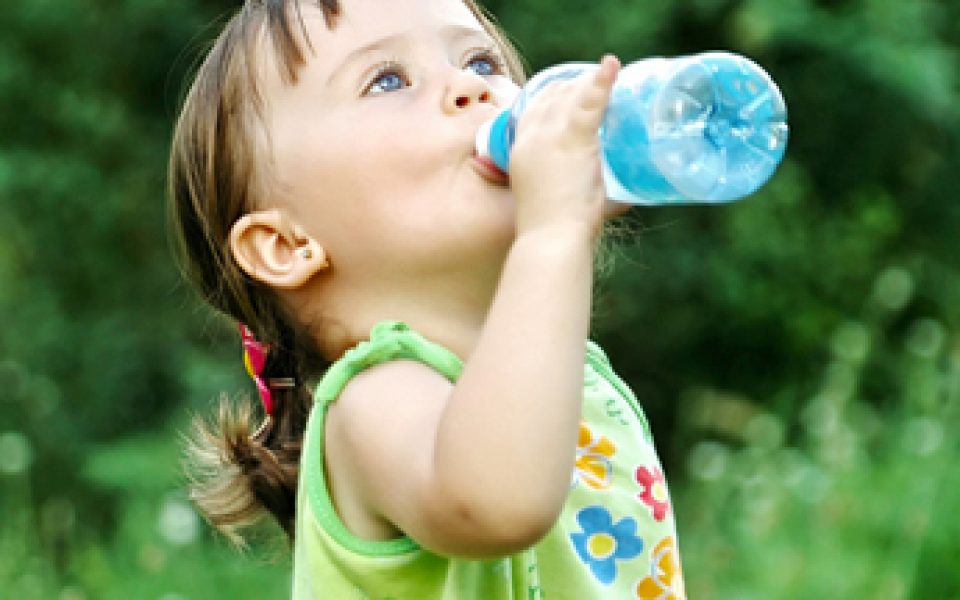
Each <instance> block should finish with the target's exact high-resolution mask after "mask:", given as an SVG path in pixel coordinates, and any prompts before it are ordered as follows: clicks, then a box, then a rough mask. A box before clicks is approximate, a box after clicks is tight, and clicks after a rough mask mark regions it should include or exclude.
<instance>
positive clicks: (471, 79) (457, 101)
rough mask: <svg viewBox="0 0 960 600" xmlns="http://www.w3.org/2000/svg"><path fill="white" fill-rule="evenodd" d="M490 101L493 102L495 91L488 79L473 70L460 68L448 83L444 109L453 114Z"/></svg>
mask: <svg viewBox="0 0 960 600" xmlns="http://www.w3.org/2000/svg"><path fill="white" fill-rule="evenodd" d="M488 102H493V91H492V90H491V89H490V86H489V84H487V82H486V80H485V79H484V78H483V77H480V76H479V75H477V74H476V73H474V72H472V71H463V70H458V71H456V73H455V74H454V75H452V76H451V78H450V80H449V82H448V83H447V88H446V90H445V92H444V96H443V109H444V111H446V112H447V113H451V114H452V113H456V112H459V111H461V110H464V109H466V108H470V107H471V106H473V105H474V104H482V103H488Z"/></svg>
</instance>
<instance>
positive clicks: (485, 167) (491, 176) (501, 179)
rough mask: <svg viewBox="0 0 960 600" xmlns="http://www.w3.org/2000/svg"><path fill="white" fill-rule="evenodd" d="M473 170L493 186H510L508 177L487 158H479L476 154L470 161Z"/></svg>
mask: <svg viewBox="0 0 960 600" xmlns="http://www.w3.org/2000/svg"><path fill="white" fill-rule="evenodd" d="M470 162H471V164H472V165H473V168H474V169H475V170H476V171H477V173H478V174H479V175H480V177H482V178H484V179H486V180H487V181H489V182H490V183H492V184H494V185H500V186H506V185H509V184H510V176H509V175H507V174H506V173H505V172H504V171H503V170H502V169H500V167H498V166H497V165H496V163H494V162H493V161H492V160H490V158H489V157H486V156H480V155H478V154H476V153H474V155H473V159H472V160H471V161H470Z"/></svg>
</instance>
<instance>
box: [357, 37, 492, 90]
mask: <svg viewBox="0 0 960 600" xmlns="http://www.w3.org/2000/svg"><path fill="white" fill-rule="evenodd" d="M475 60H486V61H488V62H489V63H490V65H491V67H493V72H492V73H490V74H489V75H481V77H490V76H493V75H503V74H505V73H506V72H507V63H506V61H505V60H504V59H503V57H502V56H500V53H499V52H497V50H496V49H495V48H494V47H492V46H490V47H479V48H473V49H471V50H469V51H468V52H467V59H466V61H464V67H466V66H467V65H469V64H470V63H472V62H473V61H475ZM386 75H397V76H398V77H400V79H401V80H403V83H404V85H409V83H410V81H409V77H408V76H407V73H406V69H405V68H404V67H403V65H402V64H401V62H400V61H399V60H396V59H390V60H385V61H383V62H380V63H377V64H376V65H374V66H373V75H371V76H370V78H369V80H368V83H367V84H366V85H365V86H364V87H363V95H364V96H366V95H369V94H370V93H371V89H372V88H373V87H374V85H375V84H376V83H377V82H378V81H379V80H380V78H382V77H384V76H386ZM375 93H383V92H375Z"/></svg>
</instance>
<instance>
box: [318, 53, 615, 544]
mask: <svg viewBox="0 0 960 600" xmlns="http://www.w3.org/2000/svg"><path fill="white" fill-rule="evenodd" d="M617 67H618V65H617V63H616V61H615V60H612V59H610V60H607V61H605V62H604V63H603V67H602V69H601V71H600V72H599V73H598V74H597V75H596V76H590V77H588V78H586V79H585V80H577V81H574V82H568V83H566V84H561V85H559V86H556V89H555V90H552V93H551V90H548V91H547V92H545V97H544V98H543V99H542V100H541V99H538V102H537V103H535V104H534V107H532V108H531V111H530V112H529V113H527V114H526V115H525V116H524V120H522V121H521V129H520V132H519V134H518V143H517V146H516V147H515V148H514V154H513V156H512V161H513V167H512V173H511V175H512V187H513V189H514V194H515V196H516V197H517V201H518V215H517V220H518V226H517V229H518V234H517V238H516V240H515V242H514V244H513V246H512V248H511V251H510V253H509V255H508V257H507V260H506V263H505V265H504V268H503V272H502V276H501V280H500V284H499V287H498V290H497V293H496V295H495V297H494V301H493V303H492V305H491V308H490V311H489V313H488V315H487V320H486V322H485V324H484V327H483V330H482V332H481V335H480V338H479V340H478V342H477V345H476V347H475V348H474V351H473V353H472V354H471V356H470V358H469V360H468V361H467V363H466V364H465V367H464V370H463V372H462V374H461V376H460V378H459V380H458V381H457V383H456V385H455V386H453V385H451V384H450V383H449V382H447V381H446V380H444V379H443V378H442V377H441V376H440V375H439V374H437V373H435V372H433V371H432V370H431V369H429V368H428V367H426V366H424V365H420V364H417V363H413V362H409V361H399V362H395V363H388V364H385V365H381V366H379V367H374V368H372V369H369V370H367V371H365V372H363V373H361V374H360V375H358V376H357V377H355V378H354V380H353V381H351V383H350V384H349V385H348V386H347V387H346V389H345V390H344V392H343V394H342V395H341V397H340V400H339V401H338V402H337V403H336V404H335V405H334V407H333V408H331V411H330V417H329V419H330V422H329V429H328V435H329V436H330V437H329V440H328V442H329V447H331V448H332V451H331V454H330V456H329V457H328V459H329V460H330V461H335V462H336V463H337V468H338V469H339V468H342V469H343V470H344V471H349V472H351V473H352V474H353V475H351V476H350V485H351V486H353V487H356V489H358V490H359V493H358V497H359V498H361V499H362V503H363V504H364V505H365V508H366V509H367V510H369V511H370V512H371V513H373V514H377V515H380V516H382V518H383V519H384V520H386V521H388V522H389V523H392V524H394V525H395V526H396V527H397V528H399V529H400V530H402V531H404V532H406V533H407V534H408V535H410V536H411V537H412V538H414V539H415V540H417V542H419V543H420V544H421V545H423V546H424V547H426V548H428V549H430V550H432V551H434V552H438V553H442V554H455V555H464V556H491V555H503V554H509V553H512V552H516V551H518V550H521V549H523V548H525V547H528V546H529V545H531V544H533V543H534V542H536V541H537V540H538V539H539V538H540V537H542V536H543V535H544V534H546V532H547V531H549V529H550V527H551V526H552V525H553V523H554V521H555V520H556V518H557V516H558V514H559V512H560V510H561V508H562V506H563V502H564V500H565V499H566V494H567V490H568V488H569V483H570V472H571V469H572V466H573V460H574V449H575V446H576V439H577V428H578V422H579V418H580V403H581V395H582V378H583V359H584V356H583V355H584V342H585V340H586V337H587V334H588V327H589V314H590V295H591V289H590V288H591V281H592V258H593V249H594V244H595V239H596V236H597V232H598V231H599V229H600V223H601V221H602V209H603V205H604V197H603V189H602V184H601V182H600V173H599V162H598V158H597V154H598V149H597V136H596V130H597V127H598V126H599V121H600V117H601V115H602V111H603V107H604V106H605V104H606V97H607V95H608V94H609V89H610V86H611V84H612V81H613V79H614V77H615V74H616V69H617ZM535 109H537V110H535ZM545 147H549V148H551V149H555V151H551V152H542V151H541V149H542V148H545Z"/></svg>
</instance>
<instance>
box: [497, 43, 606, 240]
mask: <svg viewBox="0 0 960 600" xmlns="http://www.w3.org/2000/svg"><path fill="white" fill-rule="evenodd" d="M619 69H620V62H619V60H617V58H616V57H613V56H609V55H608V56H605V57H603V59H601V61H600V65H599V68H598V69H596V70H595V71H591V72H589V73H585V74H583V75H581V76H579V77H577V78H576V79H571V80H568V81H560V82H556V83H553V84H550V85H549V86H548V87H547V88H545V89H544V90H543V91H542V92H540V93H539V94H538V95H537V96H536V98H534V99H533V101H532V102H531V104H530V106H529V107H528V108H527V110H526V111H525V112H524V114H523V115H522V116H521V118H520V121H519V123H518V124H517V139H516V142H515V144H514V146H513V150H512V153H511V156H510V180H511V187H512V189H513V192H514V196H515V197H516V200H517V234H518V236H520V235H522V234H524V233H526V232H530V231H532V230H538V229H542V228H545V227H546V228H552V227H555V226H567V225H574V226H575V227H574V229H577V230H582V231H585V232H587V233H589V234H590V236H591V239H592V238H594V237H595V236H596V235H597V233H598V232H599V230H600V225H601V223H602V221H603V218H604V212H605V211H604V206H605V204H606V199H605V194H604V189H603V181H602V178H601V174H600V173H601V172H600V147H599V136H598V135H597V131H598V129H599V128H600V123H601V120H602V118H603V114H604V111H605V109H606V106H607V101H608V99H609V96H610V90H611V89H612V87H613V82H614V81H615V80H616V77H617V73H618V71H619ZM607 212H610V210H609V208H608V209H607ZM608 216H609V215H608Z"/></svg>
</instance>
